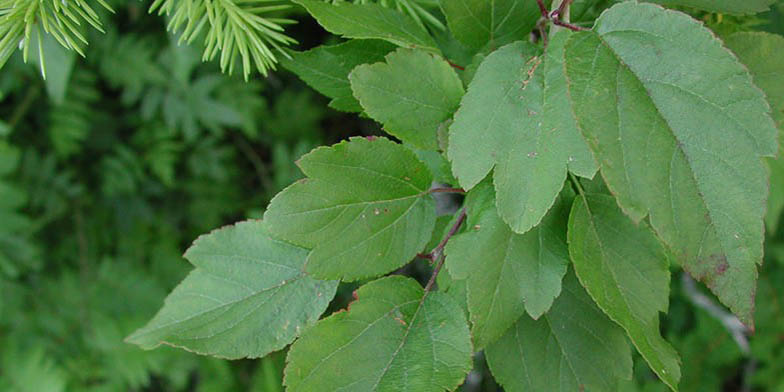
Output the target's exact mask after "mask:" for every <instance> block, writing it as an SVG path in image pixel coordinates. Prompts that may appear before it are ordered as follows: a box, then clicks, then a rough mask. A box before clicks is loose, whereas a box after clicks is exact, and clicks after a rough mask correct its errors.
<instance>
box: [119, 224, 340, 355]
mask: <svg viewBox="0 0 784 392" xmlns="http://www.w3.org/2000/svg"><path fill="white" fill-rule="evenodd" d="M307 253H308V251H307V250H306V249H302V248H299V247H296V246H293V245H289V244H286V243H284V242H281V241H278V240H275V239H272V238H270V237H269V234H268V231H267V229H266V227H265V225H264V223H262V222H261V221H246V222H240V223H237V224H236V225H232V226H227V227H225V228H222V229H218V230H215V231H213V232H212V233H210V234H206V235H203V236H201V237H199V238H198V239H197V240H196V241H194V243H193V246H191V247H190V248H189V249H188V251H187V252H186V253H185V258H187V259H188V261H190V262H191V263H192V264H193V265H195V266H196V269H195V270H193V271H192V272H191V273H190V274H189V275H188V276H187V277H186V278H185V279H184V280H183V281H182V282H181V283H180V284H179V285H178V286H177V287H176V288H175V289H174V291H172V293H171V294H169V296H168V297H167V298H166V302H165V304H164V306H163V308H162V309H161V310H160V311H159V312H158V314H157V315H155V317H154V318H153V319H152V320H151V321H150V322H149V323H148V324H147V325H146V326H145V327H143V328H141V329H139V330H137V331H136V332H134V333H133V334H132V335H131V336H129V337H128V338H127V341H128V342H130V343H135V344H138V345H140V346H142V347H143V348H146V349H150V348H154V347H156V346H158V345H160V344H168V345H172V346H177V347H181V348H184V349H186V350H188V351H193V352H196V353H199V354H207V355H213V356H217V357H221V358H228V359H237V358H259V357H263V356H265V355H267V354H269V353H270V352H272V351H275V350H279V349H281V348H283V347H285V346H286V345H287V344H289V343H291V342H292V341H293V340H294V338H296V337H297V335H299V333H300V331H302V330H303V329H305V328H306V327H308V326H310V325H312V324H314V323H315V322H316V320H318V317H319V316H320V315H321V313H323V312H324V310H326V308H327V305H328V304H329V302H330V301H331V300H332V297H334V296H335V290H336V289H337V282H336V281H321V280H315V279H313V278H311V277H309V276H308V275H306V274H305V273H304V271H303V267H304V263H305V257H306V256H307Z"/></svg>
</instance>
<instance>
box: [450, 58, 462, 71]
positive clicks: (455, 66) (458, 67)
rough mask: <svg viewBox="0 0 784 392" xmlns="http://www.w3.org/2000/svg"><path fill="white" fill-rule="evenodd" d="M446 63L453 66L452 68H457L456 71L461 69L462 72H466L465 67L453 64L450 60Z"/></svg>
mask: <svg viewBox="0 0 784 392" xmlns="http://www.w3.org/2000/svg"><path fill="white" fill-rule="evenodd" d="M446 62H447V63H449V65H451V66H452V68H456V69H459V70H461V71H465V67H463V66H460V65H457V64H455V63H453V62H451V61H449V60H447V61H446Z"/></svg>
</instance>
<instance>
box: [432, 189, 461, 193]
mask: <svg viewBox="0 0 784 392" xmlns="http://www.w3.org/2000/svg"><path fill="white" fill-rule="evenodd" d="M428 192H430V193H466V191H465V189H463V188H433V189H431V190H429V191H428Z"/></svg>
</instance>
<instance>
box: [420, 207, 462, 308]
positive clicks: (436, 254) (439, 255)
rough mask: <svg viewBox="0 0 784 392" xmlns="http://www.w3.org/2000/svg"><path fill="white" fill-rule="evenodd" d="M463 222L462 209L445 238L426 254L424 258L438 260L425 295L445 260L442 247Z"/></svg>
mask: <svg viewBox="0 0 784 392" xmlns="http://www.w3.org/2000/svg"><path fill="white" fill-rule="evenodd" d="M465 220H466V209H465V207H463V209H462V210H461V211H460V215H459V216H458V217H457V221H456V222H455V224H454V225H452V228H450V229H449V232H448V233H446V236H444V238H443V239H442V240H441V242H439V243H438V245H436V247H435V248H433V250H432V251H430V253H428V254H427V255H428V257H425V258H429V259H430V260H438V262H437V263H436V266H435V267H434V268H433V274H432V275H430V280H428V281H427V285H425V293H427V292H429V291H430V290H431V289H432V288H433V284H435V282H436V277H437V276H438V273H439V272H441V267H443V266H444V260H445V259H446V258H445V257H444V247H445V246H446V244H447V242H449V239H450V238H452V237H453V236H454V235H455V234H457V231H458V230H459V229H460V226H461V225H462V224H463V222H465Z"/></svg>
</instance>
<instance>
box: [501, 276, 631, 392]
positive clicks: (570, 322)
mask: <svg viewBox="0 0 784 392" xmlns="http://www.w3.org/2000/svg"><path fill="white" fill-rule="evenodd" d="M486 353H487V362H488V364H489V365H490V370H491V371H492V372H493V376H495V378H496V379H497V380H498V382H499V383H501V385H503V387H504V390H505V391H508V392H528V391H563V392H568V391H615V390H617V382H618V380H620V379H625V380H628V379H631V376H632V356H631V350H629V344H628V343H627V341H626V337H625V336H624V333H623V330H621V329H620V328H619V327H618V326H617V325H615V324H614V323H613V322H612V321H610V320H609V319H608V318H607V316H605V315H604V314H603V313H602V311H601V310H599V309H598V308H597V307H596V305H594V303H593V301H591V298H590V297H589V296H588V294H586V292H585V289H583V288H582V287H581V286H580V283H579V282H578V281H577V278H575V276H574V273H573V272H570V273H568V274H567V275H566V277H565V278H564V281H563V292H562V293H561V295H560V296H558V298H557V299H556V300H555V302H553V306H552V308H550V310H549V311H548V312H547V313H545V314H544V316H542V317H541V318H540V319H539V320H533V319H531V318H530V317H528V316H527V315H523V316H522V317H520V319H519V320H517V323H516V324H515V325H513V326H512V327H511V328H509V329H508V330H507V332H506V334H504V336H503V337H501V339H499V340H498V341H496V342H495V343H493V344H491V345H490V346H489V347H488V348H487V350H486Z"/></svg>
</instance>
